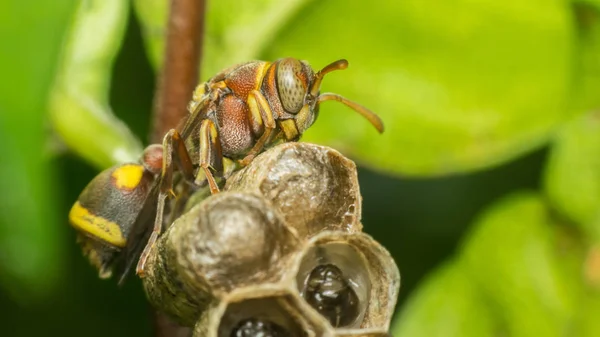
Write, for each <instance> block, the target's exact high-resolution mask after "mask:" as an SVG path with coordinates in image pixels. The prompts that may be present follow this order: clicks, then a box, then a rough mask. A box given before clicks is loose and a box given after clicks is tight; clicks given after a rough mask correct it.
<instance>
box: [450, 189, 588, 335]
mask: <svg viewBox="0 0 600 337" xmlns="http://www.w3.org/2000/svg"><path fill="white" fill-rule="evenodd" d="M555 235H556V232H555V231H553V228H552V226H550V221H549V218H548V214H547V209H546V206H545V205H544V204H543V202H542V201H541V199H540V198H539V197H538V196H537V195H534V194H520V195H514V196H512V197H509V198H507V199H505V200H503V201H502V202H499V203H497V204H496V205H494V206H493V207H492V208H491V209H489V210H488V211H487V212H485V214H483V216H482V217H481V218H480V219H479V221H477V222H476V224H475V227H474V229H473V231H472V232H471V233H470V235H469V237H468V239H467V240H466V243H465V246H464V249H463V251H462V253H461V256H460V258H461V260H462V263H464V265H465V267H466V272H468V274H469V275H470V277H471V278H472V279H473V280H474V281H475V282H476V284H477V285H478V286H479V287H480V288H481V289H482V290H483V292H484V294H485V297H486V298H488V299H489V300H490V301H491V303H493V304H494V306H495V307H496V308H497V311H498V312H499V313H500V315H501V318H502V320H503V321H504V322H506V325H507V328H508V332H509V334H508V335H509V336H512V337H519V336H548V337H551V336H564V335H565V332H566V331H567V329H568V327H569V325H568V324H569V323H570V319H571V318H572V316H573V314H574V312H575V303H576V302H577V299H578V298H579V296H578V294H579V290H580V275H579V274H578V273H572V268H571V266H572V262H571V261H569V260H570V258H569V259H565V260H564V261H563V260H562V259H560V258H559V256H558V254H556V252H558V251H559V250H558V249H557V247H555V243H556V236H555ZM580 265H581V264H580Z"/></svg>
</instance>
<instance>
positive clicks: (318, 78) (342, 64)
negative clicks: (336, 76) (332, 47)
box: [310, 59, 348, 96]
mask: <svg viewBox="0 0 600 337" xmlns="http://www.w3.org/2000/svg"><path fill="white" fill-rule="evenodd" d="M346 68H348V61H346V60H344V59H341V60H337V61H335V62H332V63H330V64H328V65H326V66H325V67H324V68H323V69H321V70H319V71H318V72H317V73H316V74H315V81H314V82H313V85H312V87H311V88H310V94H311V95H312V96H317V93H318V92H319V88H320V87H321V82H322V81H323V76H325V75H327V74H328V73H330V72H332V71H334V70H344V69H346Z"/></svg>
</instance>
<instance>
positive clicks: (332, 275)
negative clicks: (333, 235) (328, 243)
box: [304, 264, 359, 327]
mask: <svg viewBox="0 0 600 337" xmlns="http://www.w3.org/2000/svg"><path fill="white" fill-rule="evenodd" d="M305 289H306V291H305V293H304V297H305V299H306V301H307V302H308V304H310V305H311V306H312V307H313V308H315V309H316V310H317V311H318V312H319V313H320V314H321V315H323V317H325V318H327V319H328V320H329V322H330V323H331V325H333V326H334V327H340V326H347V325H349V324H351V323H352V322H354V321H355V320H356V318H357V317H358V315H359V306H358V297H357V296H356V292H354V290H353V289H352V287H351V286H350V283H349V280H348V279H346V278H345V277H344V274H343V273H342V271H341V270H340V268H338V267H336V266H335V265H333V264H325V265H319V266H317V267H316V268H315V269H313V270H312V272H311V273H310V274H309V275H308V278H307V279H306V285H305Z"/></svg>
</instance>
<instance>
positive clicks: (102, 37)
mask: <svg viewBox="0 0 600 337" xmlns="http://www.w3.org/2000/svg"><path fill="white" fill-rule="evenodd" d="M128 11H129V2H127V1H123V0H86V1H80V2H79V6H78V9H77V13H76V15H75V16H74V18H73V20H72V22H71V26H70V31H69V33H68V35H67V39H66V43H65V45H64V48H63V51H62V58H61V62H60V68H59V70H58V72H57V75H56V78H55V83H54V87H53V91H52V95H51V99H50V117H51V121H52V124H53V127H54V128H55V130H56V131H58V133H59V135H60V136H61V138H62V139H63V140H64V142H65V143H66V144H67V145H68V146H69V148H70V149H72V150H73V151H75V152H76V153H77V154H79V155H80V156H82V157H83V158H85V159H86V160H87V161H89V162H90V163H92V164H94V165H96V166H97V167H98V168H105V167H108V166H111V165H113V164H115V163H120V162H126V161H136V160H137V159H138V156H139V154H140V153H141V151H142V149H141V144H140V142H139V141H138V140H137V139H136V138H135V136H134V135H133V134H132V133H131V131H130V130H129V129H128V128H127V126H126V125H125V124H123V123H122V122H121V121H120V120H119V119H117V118H116V117H115V116H114V115H113V114H112V112H111V109H110V107H109V106H108V92H109V91H108V90H109V85H110V75H111V69H112V65H113V63H114V59H115V56H116V54H117V52H118V50H119V48H120V46H121V40H122V39H123V35H124V30H125V27H126V23H127V18H128V13H129V12H128Z"/></svg>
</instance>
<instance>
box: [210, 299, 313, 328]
mask: <svg viewBox="0 0 600 337" xmlns="http://www.w3.org/2000/svg"><path fill="white" fill-rule="evenodd" d="M293 312H294V309H292V308H290V305H289V302H287V301H286V300H285V299H284V298H282V297H265V298H258V299H248V300H244V301H242V302H237V303H231V304H229V305H228V307H227V309H226V311H225V313H224V314H223V317H222V319H221V323H220V324H219V330H218V331H219V332H218V336H219V337H250V336H264V337H305V336H308V334H307V333H306V332H305V331H304V329H303V325H302V323H301V322H300V318H299V317H298V316H295V315H294V314H293Z"/></svg>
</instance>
